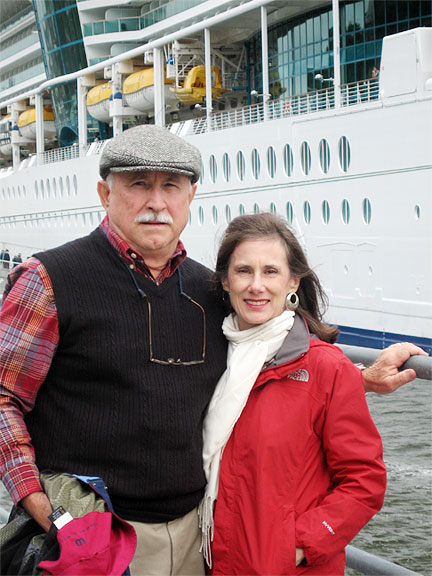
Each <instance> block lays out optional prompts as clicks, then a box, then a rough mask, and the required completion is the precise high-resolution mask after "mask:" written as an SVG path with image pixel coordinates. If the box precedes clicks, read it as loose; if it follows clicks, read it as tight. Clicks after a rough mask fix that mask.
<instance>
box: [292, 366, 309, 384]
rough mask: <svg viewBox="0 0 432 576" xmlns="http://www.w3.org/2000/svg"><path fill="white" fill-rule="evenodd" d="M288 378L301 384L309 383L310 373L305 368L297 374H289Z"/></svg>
mask: <svg viewBox="0 0 432 576" xmlns="http://www.w3.org/2000/svg"><path fill="white" fill-rule="evenodd" d="M287 378H289V379H290V380H298V381H299V382H308V381H309V372H308V371H307V370H304V369H303V368H299V369H298V370H296V371H295V372H291V374H288V376H287Z"/></svg>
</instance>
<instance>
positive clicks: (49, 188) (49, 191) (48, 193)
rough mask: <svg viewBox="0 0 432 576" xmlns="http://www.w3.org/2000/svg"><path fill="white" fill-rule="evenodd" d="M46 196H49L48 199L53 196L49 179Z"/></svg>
mask: <svg viewBox="0 0 432 576" xmlns="http://www.w3.org/2000/svg"><path fill="white" fill-rule="evenodd" d="M46 195H47V198H49V197H50V196H51V184H50V180H49V178H47V180H46Z"/></svg>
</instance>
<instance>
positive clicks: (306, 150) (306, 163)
mask: <svg viewBox="0 0 432 576" xmlns="http://www.w3.org/2000/svg"><path fill="white" fill-rule="evenodd" d="M300 154H301V167H302V171H303V174H304V175H305V176H307V175H308V174H309V172H310V167H311V151H310V146H309V144H308V143H307V142H303V143H302V145H301V149H300Z"/></svg>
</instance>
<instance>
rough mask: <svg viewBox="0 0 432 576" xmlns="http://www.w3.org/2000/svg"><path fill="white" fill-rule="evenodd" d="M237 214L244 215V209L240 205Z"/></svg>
mask: <svg viewBox="0 0 432 576" xmlns="http://www.w3.org/2000/svg"><path fill="white" fill-rule="evenodd" d="M239 214H240V216H243V214H246V210H245V207H244V206H243V204H240V206H239Z"/></svg>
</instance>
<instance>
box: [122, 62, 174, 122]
mask: <svg viewBox="0 0 432 576" xmlns="http://www.w3.org/2000/svg"><path fill="white" fill-rule="evenodd" d="M171 84H174V78H167V77H166V76H165V80H164V92H165V105H166V106H171V107H172V108H174V107H177V106H178V100H177V98H176V97H175V96H174V95H173V93H172V92H171V91H170V85H171ZM123 94H124V99H125V102H126V104H127V105H128V106H130V107H131V108H135V109H136V110H139V111H140V112H145V113H147V114H150V115H152V114H153V113H154V72H153V68H144V69H143V70H139V71H138V72H134V73H133V74H131V75H130V76H128V77H127V78H126V80H125V81H124V83H123Z"/></svg>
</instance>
